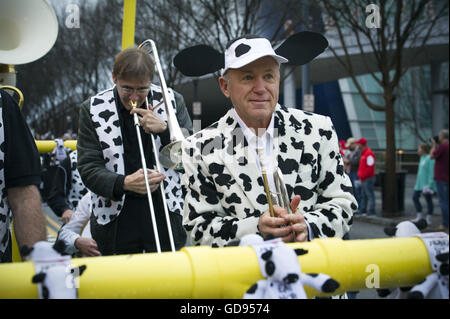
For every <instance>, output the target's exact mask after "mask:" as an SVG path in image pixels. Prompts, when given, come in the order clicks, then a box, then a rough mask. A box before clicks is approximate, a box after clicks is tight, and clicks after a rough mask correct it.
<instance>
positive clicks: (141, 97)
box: [112, 74, 151, 110]
mask: <svg viewBox="0 0 450 319" xmlns="http://www.w3.org/2000/svg"><path fill="white" fill-rule="evenodd" d="M112 77H113V81H114V83H115V84H116V86H117V92H118V93H119V97H120V101H121V102H122V104H123V105H124V106H125V108H126V109H127V110H131V108H132V107H131V105H130V101H133V102H137V107H139V106H141V105H142V103H144V101H145V98H146V96H147V94H148V91H149V89H150V84H151V83H150V80H143V79H132V78H131V79H122V78H118V77H116V76H114V74H113V76H112Z"/></svg>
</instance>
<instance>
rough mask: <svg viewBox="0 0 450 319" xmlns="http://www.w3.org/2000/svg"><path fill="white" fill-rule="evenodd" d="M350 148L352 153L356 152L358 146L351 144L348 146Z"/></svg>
mask: <svg viewBox="0 0 450 319" xmlns="http://www.w3.org/2000/svg"><path fill="white" fill-rule="evenodd" d="M348 148H349V149H350V150H351V151H354V150H355V148H356V144H355V143H351V144H350V145H349V146H348Z"/></svg>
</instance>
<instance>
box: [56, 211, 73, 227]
mask: <svg viewBox="0 0 450 319" xmlns="http://www.w3.org/2000/svg"><path fill="white" fill-rule="evenodd" d="M72 215H73V210H71V209H66V210H65V211H64V212H63V213H62V216H61V218H60V219H59V220H60V221H61V222H62V223H63V224H67V223H68V222H69V221H70V219H71V218H72Z"/></svg>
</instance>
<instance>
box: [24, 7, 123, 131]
mask: <svg viewBox="0 0 450 319" xmlns="http://www.w3.org/2000/svg"><path fill="white" fill-rule="evenodd" d="M121 6H122V4H121V3H120V1H118V0H116V1H98V2H96V3H94V4H92V3H89V2H82V4H80V6H79V10H80V24H79V27H75V28H69V27H67V26H66V24H65V18H66V14H65V12H64V8H60V12H57V16H58V18H59V19H58V20H59V31H58V39H57V41H56V43H55V45H54V46H53V48H52V49H51V50H50V51H49V53H47V55H45V56H44V57H43V58H41V59H39V60H37V61H35V62H33V63H29V64H25V65H23V66H19V68H18V81H17V83H18V86H19V87H20V88H21V90H22V91H23V93H24V95H25V105H24V108H23V111H24V114H25V116H26V117H27V118H28V120H29V121H30V122H31V126H32V127H33V128H34V129H36V130H37V131H38V132H39V133H44V132H45V131H50V132H52V133H54V134H55V135H61V134H62V133H64V132H65V131H66V130H67V129H72V130H74V131H76V130H77V129H78V106H79V105H80V103H81V102H83V101H84V100H85V99H87V98H88V97H89V96H91V95H92V94H94V93H96V92H98V91H99V90H102V89H106V88H107V87H108V86H110V85H111V80H110V79H111V73H110V72H111V68H112V63H113V59H114V56H115V54H116V53H117V52H119V51H120V41H121V36H120V34H121V19H122V12H121V9H122V8H121Z"/></svg>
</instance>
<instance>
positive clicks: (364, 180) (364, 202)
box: [355, 137, 375, 216]
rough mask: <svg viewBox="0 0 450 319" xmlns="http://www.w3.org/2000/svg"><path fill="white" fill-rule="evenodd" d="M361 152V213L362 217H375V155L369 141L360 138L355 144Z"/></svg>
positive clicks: (359, 168) (359, 172) (359, 173)
mask: <svg viewBox="0 0 450 319" xmlns="http://www.w3.org/2000/svg"><path fill="white" fill-rule="evenodd" d="M355 143H356V144H358V145H359V149H360V150H361V158H360V160H359V167H358V178H359V180H360V181H361V204H360V208H359V211H360V213H361V214H362V215H366V210H367V209H368V211H369V213H368V215H369V216H370V215H372V216H375V191H374V187H375V154H374V153H373V151H372V150H371V149H370V148H369V147H368V146H367V140H366V139H365V138H363V137H362V138H360V139H359V140H357V141H356V142H355ZM367 206H368V207H367Z"/></svg>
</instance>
